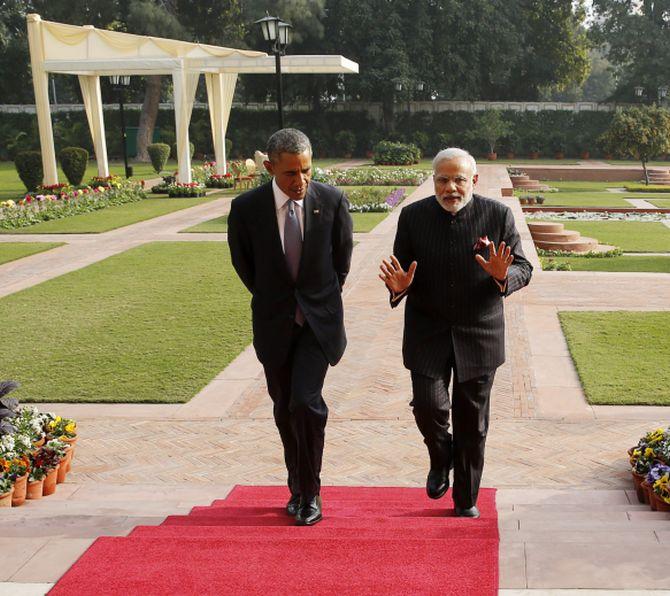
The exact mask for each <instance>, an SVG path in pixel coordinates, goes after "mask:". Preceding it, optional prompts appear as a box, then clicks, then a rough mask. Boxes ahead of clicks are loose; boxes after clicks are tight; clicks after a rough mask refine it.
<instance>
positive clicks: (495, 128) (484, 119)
mask: <svg viewBox="0 0 670 596" xmlns="http://www.w3.org/2000/svg"><path fill="white" fill-rule="evenodd" d="M510 130H511V126H510V124H509V122H507V121H506V120H505V119H504V118H503V117H502V114H501V112H500V110H485V111H484V112H482V113H481V114H480V115H479V117H478V118H477V122H476V123H475V129H474V131H473V132H474V135H475V136H477V137H478V138H480V139H482V140H484V141H486V144H487V145H488V148H489V152H488V154H487V158H488V159H490V160H496V159H498V154H497V153H496V144H497V142H498V139H499V138H500V137H502V136H504V135H506V134H508V133H509V132H510Z"/></svg>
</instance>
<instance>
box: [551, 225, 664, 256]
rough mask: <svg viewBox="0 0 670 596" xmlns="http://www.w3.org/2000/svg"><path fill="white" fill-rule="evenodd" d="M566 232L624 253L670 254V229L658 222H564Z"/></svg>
mask: <svg viewBox="0 0 670 596" xmlns="http://www.w3.org/2000/svg"><path fill="white" fill-rule="evenodd" d="M561 223H563V224H565V229H566V230H574V231H577V232H579V233H580V234H581V235H582V236H587V237H588V238H595V239H597V240H598V242H600V244H611V245H613V246H618V247H619V248H621V250H623V251H624V252H670V228H666V227H665V226H664V225H663V224H662V223H660V222H640V221H571V220H570V221H564V220H561Z"/></svg>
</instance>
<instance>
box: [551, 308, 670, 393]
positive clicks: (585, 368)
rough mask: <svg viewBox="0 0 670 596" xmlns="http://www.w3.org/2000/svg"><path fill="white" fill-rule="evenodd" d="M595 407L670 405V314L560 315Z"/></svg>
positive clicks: (612, 313)
mask: <svg viewBox="0 0 670 596" xmlns="http://www.w3.org/2000/svg"><path fill="white" fill-rule="evenodd" d="M559 318H560V321H561V325H562V327H563V332H564V333H565V337H566V339H567V342H568V346H569V348H570V353H571V354H572V358H573V360H574V362H575V366H576V367H577V372H578V373H579V378H580V379H581V382H582V386H583V387H584V392H585V394H586V398H587V400H588V401H589V403H591V404H598V405H605V404H615V405H663V406H670V367H669V366H668V362H670V334H668V332H667V330H668V329H669V328H670V312H621V311H620V312H561V313H559Z"/></svg>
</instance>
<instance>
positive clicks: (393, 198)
mask: <svg viewBox="0 0 670 596" xmlns="http://www.w3.org/2000/svg"><path fill="white" fill-rule="evenodd" d="M347 198H348V199H349V212H350V213H383V212H385V211H391V210H392V209H393V208H394V207H395V206H396V205H397V204H398V203H400V202H401V201H402V200H403V199H404V198H405V189H404V188H395V189H393V190H392V191H391V192H389V191H387V190H386V189H381V188H356V189H352V190H350V191H347Z"/></svg>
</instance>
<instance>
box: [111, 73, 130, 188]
mask: <svg viewBox="0 0 670 596" xmlns="http://www.w3.org/2000/svg"><path fill="white" fill-rule="evenodd" d="M109 81H110V83H111V84H112V89H114V91H116V92H117V93H118V94H119V116H120V118H121V147H122V148H123V165H124V167H125V172H126V178H130V177H131V176H132V175H133V168H132V167H130V166H129V165H128V149H127V148H126V121H125V118H124V114H123V93H124V91H125V90H126V89H127V88H128V86H129V85H130V75H118V74H115V75H111V76H110V77H109Z"/></svg>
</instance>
